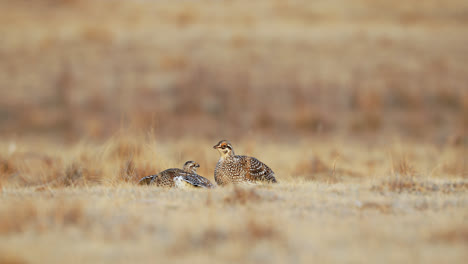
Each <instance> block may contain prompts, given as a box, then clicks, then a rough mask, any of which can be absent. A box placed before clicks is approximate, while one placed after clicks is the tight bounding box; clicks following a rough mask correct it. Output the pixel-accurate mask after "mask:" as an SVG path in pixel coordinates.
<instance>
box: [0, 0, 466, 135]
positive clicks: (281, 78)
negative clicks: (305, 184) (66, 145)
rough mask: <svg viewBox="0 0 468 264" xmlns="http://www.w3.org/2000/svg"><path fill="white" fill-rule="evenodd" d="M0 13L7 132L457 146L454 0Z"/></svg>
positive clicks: (462, 33) (83, 6)
mask: <svg viewBox="0 0 468 264" xmlns="http://www.w3.org/2000/svg"><path fill="white" fill-rule="evenodd" d="M341 2H343V3H341ZM426 2H427V1H426ZM247 4H248V5H249V8H245V5H247ZM0 10H2V11H0V12H1V14H0V32H1V34H2V40H3V41H2V42H1V43H0V61H1V63H0V72H1V73H2V74H1V75H0V87H8V89H4V91H3V92H2V98H1V99H0V133H1V134H3V135H8V136H11V135H18V133H19V134H21V135H42V136H49V137H55V136H61V137H62V138H64V139H65V140H72V141H73V140H80V139H81V138H82V137H83V136H86V137H87V138H93V139H103V138H104V139H105V138H107V137H108V136H110V135H112V134H113V133H114V132H115V131H116V130H117V129H118V128H119V127H120V126H122V125H125V126H132V127H134V128H136V129H139V130H144V131H146V130H149V129H151V128H153V129H154V131H155V132H157V133H158V134H160V135H164V136H166V137H168V136H169V137H180V136H185V134H186V131H190V134H191V135H193V136H197V137H204V138H208V137H210V136H215V134H214V132H213V129H212V128H213V127H216V128H217V129H219V130H218V131H219V133H221V134H223V135H225V137H229V138H234V137H241V136H239V135H242V134H244V133H249V134H256V135H262V134H263V133H268V134H271V135H274V136H275V137H279V138H290V137H291V135H297V136H301V135H304V134H308V135H310V134H313V135H314V136H323V135H330V134H333V135H334V134H339V135H341V134H343V133H348V134H351V135H360V136H365V137H370V138H379V137H380V136H381V135H382V134H391V135H394V134H397V135H398V136H401V137H412V138H418V139H427V140H432V141H436V142H438V143H445V142H452V143H454V144H462V143H463V142H465V143H466V141H467V140H466V136H463V135H464V134H466V133H463V132H464V131H466V129H467V125H468V120H467V116H468V114H467V113H468V93H467V91H466V83H467V82H468V79H467V78H468V77H467V76H468V72H467V69H468V65H467V61H468V57H467V56H468V55H467V54H468V48H467V47H468V45H467V44H466V43H467V40H468V36H467V34H466V30H465V28H466V26H467V23H468V20H467V19H466V13H467V10H468V5H467V4H466V1H463V0H451V1H449V2H447V1H446V2H444V3H439V2H438V1H433V0H432V1H430V3H426V4H425V5H424V6H422V5H418V4H414V3H410V4H408V3H407V1H386V0H383V1H362V0H351V1H338V2H337V1H331V2H320V3H311V2H310V1H307V0H296V1H269V0H260V1H256V3H250V1H245V0H235V1H229V3H224V2H223V1H221V2H216V3H215V2H212V1H190V2H187V1H177V2H174V3H167V1H127V0H116V1H112V2H109V1H98V2H96V1H91V0H76V1H34V2H33V3H30V2H27V1H2V2H0ZM227 10H229V12H227ZM265 95H268V100H265ZM17 102H22V104H19V103H17ZM175 119H176V120H177V121H176V122H174V121H173V120H175ZM457 138H458V139H457Z"/></svg>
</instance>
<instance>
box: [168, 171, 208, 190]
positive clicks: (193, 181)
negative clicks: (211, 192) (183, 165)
mask: <svg viewBox="0 0 468 264" xmlns="http://www.w3.org/2000/svg"><path fill="white" fill-rule="evenodd" d="M174 183H175V186H176V187H177V188H183V189H187V188H207V189H212V188H215V185H214V184H212V183H211V182H210V181H209V180H208V179H207V178H205V177H203V176H200V175H198V174H187V175H181V176H177V177H175V178H174Z"/></svg>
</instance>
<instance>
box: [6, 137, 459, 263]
mask: <svg viewBox="0 0 468 264" xmlns="http://www.w3.org/2000/svg"><path fill="white" fill-rule="evenodd" d="M128 142H132V143H131V144H129V143H128ZM213 142H216V140H214V141H213ZM213 142H211V141H204V140H200V141H193V140H190V139H181V140H179V141H167V140H164V141H159V140H157V139H154V138H148V137H139V136H132V137H130V135H126V136H125V135H123V134H122V135H121V136H119V137H114V138H113V139H110V140H109V141H107V142H105V143H103V144H92V145H88V144H86V143H83V142H82V143H80V144H77V145H70V146H68V147H67V148H65V149H64V148H62V147H60V146H56V145H54V143H52V142H36V143H35V144H38V145H37V146H36V145H35V144H33V143H32V142H22V143H21V144H20V143H16V144H17V146H16V149H15V150H14V151H13V152H11V151H8V149H9V148H8V145H9V143H7V142H5V143H6V144H3V145H2V146H1V147H0V150H1V152H0V154H1V156H2V161H3V164H4V165H3V167H2V168H3V169H2V181H1V184H2V187H1V193H0V215H2V216H3V217H1V218H0V234H1V236H0V237H1V238H0V249H1V252H5V254H6V253H8V254H9V255H8V254H7V255H5V256H9V257H8V258H6V257H5V258H6V260H5V261H10V262H13V263H14V261H24V262H26V263H43V262H48V263H62V262H72V263H75V262H76V263H81V262H99V263H103V262H113V263H115V262H117V263H120V262H121V263H126V262H128V261H132V262H135V261H136V262H152V261H153V260H154V259H162V258H163V259H167V260H172V261H176V262H182V263H185V262H190V263H194V262H195V263H197V262H200V263H206V262H220V261H234V262H258V261H260V262H273V263H276V262H278V263H279V262H291V261H299V262H311V261H316V262H317V261H318V262H322V263H323V262H325V263H328V262H343V261H345V260H346V261H351V262H363V261H364V259H363V256H366V259H365V261H368V262H378V261H379V260H381V258H382V257H384V258H388V262H401V261H408V260H414V261H416V262H425V263H440V262H441V261H442V262H443V261H450V262H451V263H463V262H464V260H465V259H466V257H467V255H466V250H465V248H466V239H465V237H464V236H465V235H464V231H463V230H465V229H466V227H467V225H466V223H465V222H466V221H465V220H466V217H468V215H467V213H466V212H467V210H466V208H467V205H468V204H467V203H468V200H467V199H468V183H467V182H466V179H467V178H466V172H464V171H455V173H454V171H452V170H450V169H448V170H447V169H446V167H444V166H443V164H445V163H447V162H448V163H450V164H454V163H457V162H461V163H463V162H465V160H464V158H463V157H461V156H460V155H458V154H460V153H461V152H462V151H463V149H459V148H457V147H454V146H447V147H445V148H437V147H433V146H431V145H429V144H422V145H418V144H400V143H395V144H391V145H387V146H381V145H374V146H371V145H369V146H367V147H366V148H365V149H362V148H359V146H358V145H354V144H352V143H349V144H347V145H345V144H342V143H340V142H339V141H334V142H332V141H329V142H314V141H301V142H299V143H296V144H292V143H290V142H288V143H280V142H277V143H274V144H273V143H263V144H256V143H252V141H236V142H234V143H235V146H236V150H237V152H238V153H241V154H248V155H253V156H257V157H259V158H260V159H261V160H263V161H265V162H266V163H268V164H269V165H270V166H271V167H272V168H273V169H274V170H275V172H276V173H277V175H278V180H279V182H280V183H279V184H275V185H268V186H249V187H228V188H216V189H214V190H193V191H184V190H176V189H172V190H171V189H160V188H155V187H146V186H138V185H137V184H136V182H137V180H138V178H139V177H142V176H146V175H147V174H152V173H156V172H158V171H159V170H162V169H165V168H168V167H178V166H181V165H182V164H183V162H184V161H185V160H188V159H192V160H197V161H198V162H199V163H201V165H202V167H201V168H200V173H201V174H202V175H204V176H206V177H208V178H209V179H210V180H213V178H212V177H213V176H212V173H213V169H214V166H215V163H216V160H217V158H218V154H217V153H216V152H215V151H214V150H213V149H212V148H211V145H213ZM249 142H251V143H249ZM44 146H47V147H44ZM124 146H125V147H124ZM129 146H131V147H129ZM338 146H340V147H338ZM194 149H197V151H194ZM10 150H11V149H10ZM337 150H339V151H337ZM194 153H195V154H194ZM278 153H284V155H278ZM388 153H392V154H391V155H390V156H391V157H392V158H389V154H388ZM399 153H400V154H399ZM457 153H458V154H457ZM27 156H31V157H34V158H33V159H32V160H28V159H19V158H18V157H27ZM92 157H94V158H92ZM337 157H339V158H337ZM448 157H450V158H453V157H457V159H455V160H452V159H448ZM314 159H320V160H321V162H323V163H324V164H328V165H327V166H324V167H325V168H326V169H316V168H317V166H316V167H308V166H305V167H304V166H303V164H307V163H308V162H310V160H314ZM32 161H34V162H32ZM55 163H57V164H55ZM457 166H459V167H463V164H460V165H457ZM311 168H312V169H311ZM350 168H352V169H353V171H354V172H355V173H354V174H353V175H350V174H346V173H344V172H345V171H347V170H350ZM90 171H93V173H90ZM314 173H317V174H319V175H321V176H319V177H320V178H317V177H314ZM28 174H31V175H28ZM91 175H92V176H91ZM53 177H56V178H53ZM326 177H332V179H333V177H335V178H336V179H337V180H325V178H326ZM91 179H92V180H91ZM320 179H322V180H320ZM458 230H460V231H458ZM46 242H47V243H46ZM33 245H34V246H33ZM25 247H27V248H30V247H33V248H34V249H33V250H28V251H27V252H26V253H22V254H21V258H17V257H16V256H17V254H16V253H17V252H18V249H20V248H25ZM369 248H372V251H370V252H372V253H369ZM65 249H66V250H65ZM117 249H119V250H117ZM67 250H73V252H79V254H78V253H77V254H74V257H73V258H70V255H67V254H64V253H61V252H65V251H67ZM111 252H112V253H111ZM395 252H398V253H397V254H395ZM412 252H418V256H417V258H415V257H414V256H413V253H412ZM76 255H77V257H76V259H75V256H76Z"/></svg>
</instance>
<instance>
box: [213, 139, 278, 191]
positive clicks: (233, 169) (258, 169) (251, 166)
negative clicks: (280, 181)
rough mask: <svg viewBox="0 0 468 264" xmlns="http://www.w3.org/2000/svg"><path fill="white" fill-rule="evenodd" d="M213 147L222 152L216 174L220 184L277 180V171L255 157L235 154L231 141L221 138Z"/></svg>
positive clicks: (274, 181)
mask: <svg viewBox="0 0 468 264" xmlns="http://www.w3.org/2000/svg"><path fill="white" fill-rule="evenodd" d="M213 148H215V149H217V150H218V151H219V153H220V154H221V157H220V159H219V161H218V163H217V164H216V168H215V175H214V177H215V181H216V183H217V184H218V185H226V184H229V183H233V184H239V183H247V184H249V183H251V184H255V183H259V182H267V183H276V182H277V181H276V178H275V173H274V172H273V170H272V169H270V167H268V166H267V165H266V164H264V163H263V162H261V161H259V160H258V159H256V158H254V157H248V156H240V155H235V154H234V148H233V147H232V145H231V143H229V141H226V140H221V141H220V142H219V143H218V144H216V145H215V146H213Z"/></svg>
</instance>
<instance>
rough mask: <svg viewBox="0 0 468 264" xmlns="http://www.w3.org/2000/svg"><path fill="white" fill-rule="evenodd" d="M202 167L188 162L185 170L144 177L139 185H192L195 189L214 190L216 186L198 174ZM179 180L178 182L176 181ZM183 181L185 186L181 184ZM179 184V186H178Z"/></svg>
mask: <svg viewBox="0 0 468 264" xmlns="http://www.w3.org/2000/svg"><path fill="white" fill-rule="evenodd" d="M199 167H200V165H199V164H198V163H196V162H194V161H187V162H186V163H185V164H184V167H183V169H177V168H172V169H167V170H165V171H162V172H160V173H158V174H155V175H150V176H146V177H143V178H142V179H141V180H140V181H139V182H138V183H139V184H140V185H152V184H154V185H156V186H159V187H168V188H172V187H184V188H185V187H186V186H185V185H187V184H190V185H192V186H193V187H202V188H214V185H213V184H212V183H211V182H210V181H209V180H208V179H206V178H204V177H202V176H200V175H198V174H197V169H198V168H199ZM176 179H177V180H176ZM181 181H183V182H185V183H186V184H185V185H182V184H180V183H181ZM176 182H177V183H179V184H176Z"/></svg>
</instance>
